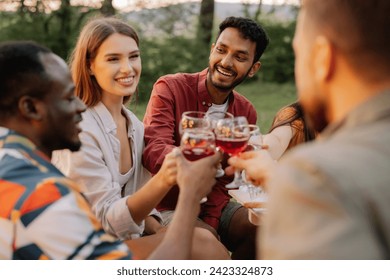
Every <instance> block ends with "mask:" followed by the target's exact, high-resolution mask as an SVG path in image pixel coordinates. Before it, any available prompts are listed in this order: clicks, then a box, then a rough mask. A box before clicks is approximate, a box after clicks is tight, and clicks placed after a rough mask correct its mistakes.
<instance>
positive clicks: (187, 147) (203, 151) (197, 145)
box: [180, 128, 216, 203]
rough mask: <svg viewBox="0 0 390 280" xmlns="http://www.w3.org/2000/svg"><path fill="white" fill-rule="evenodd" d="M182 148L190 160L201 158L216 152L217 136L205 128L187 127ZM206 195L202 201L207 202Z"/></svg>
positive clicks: (182, 138) (182, 139)
mask: <svg viewBox="0 0 390 280" xmlns="http://www.w3.org/2000/svg"><path fill="white" fill-rule="evenodd" d="M180 149H181V152H182V153H183V155H184V157H185V158H186V159H187V160H189V161H197V160H199V159H201V158H204V157H207V156H211V155H214V154H215V151H216V150H215V137H214V134H213V133H212V132H211V131H208V130H204V129H196V128H194V129H187V130H184V133H183V135H182V137H181V143H180ZM206 201H207V198H206V197H204V198H203V199H202V200H201V203H203V202H206Z"/></svg>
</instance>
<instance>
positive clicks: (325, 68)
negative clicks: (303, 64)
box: [313, 36, 335, 81]
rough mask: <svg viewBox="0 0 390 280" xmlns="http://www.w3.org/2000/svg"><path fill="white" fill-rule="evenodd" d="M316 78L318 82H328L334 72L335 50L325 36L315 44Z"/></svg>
mask: <svg viewBox="0 0 390 280" xmlns="http://www.w3.org/2000/svg"><path fill="white" fill-rule="evenodd" d="M313 50H314V52H313V62H314V71H315V72H314V74H315V75H314V76H315V79H316V80H317V81H326V80H328V79H329V78H330V77H331V76H332V74H333V72H334V56H335V49H334V47H333V44H332V42H331V41H329V39H328V38H326V37H325V36H319V37H317V38H316V40H315V42H314V49H313Z"/></svg>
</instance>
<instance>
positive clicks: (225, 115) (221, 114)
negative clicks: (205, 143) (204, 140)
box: [205, 111, 234, 178]
mask: <svg viewBox="0 0 390 280" xmlns="http://www.w3.org/2000/svg"><path fill="white" fill-rule="evenodd" d="M205 118H206V119H207V120H208V122H209V124H210V128H211V130H212V131H213V132H214V130H215V128H216V127H217V123H218V121H219V120H221V119H231V120H233V119H234V116H233V114H231V113H229V112H225V111H207V113H206V116H205ZM223 175H225V171H224V170H223V168H222V165H221V164H219V165H218V169H217V175H215V177H217V178H219V177H222V176H223Z"/></svg>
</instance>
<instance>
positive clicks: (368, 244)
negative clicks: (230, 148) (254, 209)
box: [229, 0, 390, 259]
mask: <svg viewBox="0 0 390 280" xmlns="http://www.w3.org/2000/svg"><path fill="white" fill-rule="evenodd" d="M389 11H390V2H389V1H388V0H373V1H365V0H354V1H347V0H345V1H340V0H327V1H322V0H303V1H302V7H301V10H300V12H299V16H298V22H297V27H296V33H295V38H294V41H293V47H294V51H295V75H296V84H297V88H298V95H299V100H300V102H301V103H302V106H303V108H304V111H305V112H306V114H307V116H308V118H309V120H311V122H312V124H313V125H314V127H315V128H316V129H318V130H319V131H321V134H320V137H319V138H318V139H317V140H315V141H314V142H312V143H310V144H304V145H302V146H299V148H296V149H295V150H293V151H292V152H291V153H289V154H288V155H286V156H285V157H283V160H282V161H280V163H279V164H278V165H277V166H276V167H275V169H274V170H273V172H271V175H270V176H268V178H267V181H266V183H265V185H266V186H267V188H268V190H269V202H268V206H267V208H268V210H267V215H266V216H265V219H264V224H263V226H262V227H261V230H260V233H259V246H258V252H259V257H261V258H265V259H389V258H390V204H389V201H390V188H389V186H390V172H389V163H390V145H389V143H390V63H389V61H390V37H389V36H388V35H389V34H388V32H389V31H388V26H389V25H390V17H389V16H388V12H389ZM265 160H267V154H266V152H264V151H260V152H253V153H244V154H243V157H242V158H240V159H239V158H232V159H230V160H229V163H230V164H231V165H232V166H234V167H236V168H246V169H247V174H248V175H249V177H250V178H251V179H253V180H255V181H256V180H258V179H259V178H261V177H262V174H261V173H262V170H264V169H261V168H262V167H264V166H263V163H264V161H265ZM254 166H257V168H253V167H254Z"/></svg>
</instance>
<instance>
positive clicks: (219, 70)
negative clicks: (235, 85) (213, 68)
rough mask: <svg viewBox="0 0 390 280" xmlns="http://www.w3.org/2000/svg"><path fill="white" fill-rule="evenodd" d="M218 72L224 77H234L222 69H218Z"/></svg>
mask: <svg viewBox="0 0 390 280" xmlns="http://www.w3.org/2000/svg"><path fill="white" fill-rule="evenodd" d="M217 70H218V72H219V73H221V74H222V75H225V76H229V77H232V76H233V75H232V74H231V73H228V72H225V71H223V70H221V69H219V68H218V69H217Z"/></svg>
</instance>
